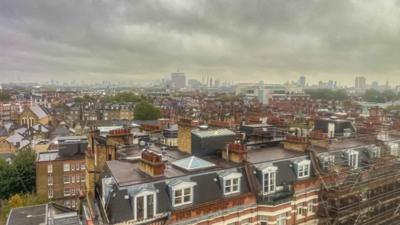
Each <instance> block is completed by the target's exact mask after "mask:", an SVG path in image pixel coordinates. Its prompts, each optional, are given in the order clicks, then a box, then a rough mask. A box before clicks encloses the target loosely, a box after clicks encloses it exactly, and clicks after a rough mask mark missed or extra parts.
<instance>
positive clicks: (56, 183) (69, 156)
mask: <svg viewBox="0 0 400 225" xmlns="http://www.w3.org/2000/svg"><path fill="white" fill-rule="evenodd" d="M58 142H59V143H58V149H56V150H52V151H48V152H40V153H39V154H38V157H37V161H36V174H37V176H36V190H37V194H38V196H40V197H42V198H46V199H49V200H51V201H54V202H57V203H59V204H62V205H64V206H66V207H70V208H76V207H77V202H78V198H79V196H82V195H83V194H84V192H85V182H86V180H85V179H86V177H85V170H86V165H85V152H86V149H87V145H88V142H87V138H86V137H63V138H61V137H60V138H59V139H58Z"/></svg>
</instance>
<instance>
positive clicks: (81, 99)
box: [74, 95, 96, 104]
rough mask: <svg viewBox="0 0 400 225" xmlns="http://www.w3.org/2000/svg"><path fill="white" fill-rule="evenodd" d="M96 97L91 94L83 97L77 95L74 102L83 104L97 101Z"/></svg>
mask: <svg viewBox="0 0 400 225" xmlns="http://www.w3.org/2000/svg"><path fill="white" fill-rule="evenodd" d="M95 101H96V99H95V98H94V97H92V96H89V95H84V96H83V97H76V98H74V102H75V103H78V104H81V103H88V102H95Z"/></svg>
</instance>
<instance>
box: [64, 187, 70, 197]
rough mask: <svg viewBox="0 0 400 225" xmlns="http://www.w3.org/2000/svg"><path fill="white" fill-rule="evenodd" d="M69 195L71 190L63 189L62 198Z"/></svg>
mask: <svg viewBox="0 0 400 225" xmlns="http://www.w3.org/2000/svg"><path fill="white" fill-rule="evenodd" d="M70 195H71V189H70V188H64V196H65V197H67V196H70Z"/></svg>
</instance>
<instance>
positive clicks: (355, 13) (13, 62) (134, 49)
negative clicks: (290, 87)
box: [0, 0, 400, 83]
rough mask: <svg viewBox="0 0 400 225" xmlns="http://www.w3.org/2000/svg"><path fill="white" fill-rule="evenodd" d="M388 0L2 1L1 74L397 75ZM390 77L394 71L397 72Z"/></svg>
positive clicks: (396, 27) (397, 21)
mask: <svg viewBox="0 0 400 225" xmlns="http://www.w3.org/2000/svg"><path fill="white" fill-rule="evenodd" d="M399 5H400V4H399V1H397V0H382V1H363V0H335V1H328V0H286V1H281V0H267V1H261V0H260V1H243V0H241V1H238V0H225V1H223V0H220V1H218V0H217V1H216V0H208V1H206V0H199V1H187V0H181V1H178V0H160V1H152V0H143V1H140V0H135V1H131V0H125V1H123V0H121V1H113V0H107V1H106V0H79V1H78V0H56V1H54V0H35V1H23V0H2V1H0V49H1V51H0V74H1V77H3V78H4V80H7V79H8V80H11V79H15V78H16V77H19V78H20V79H28V80H29V79H30V80H34V79H40V80H46V79H64V80H65V79H85V80H93V79H100V80H103V79H120V80H122V79H137V80H151V79H157V78H161V77H163V76H165V75H166V74H168V73H170V72H171V71H175V70H176V69H177V68H179V69H180V70H183V71H185V72H186V73H187V74H188V75H189V76H193V77H195V76H198V77H200V76H201V75H202V74H211V75H214V76H217V77H220V78H221V79H231V80H238V81H246V80H247V81H248V80H254V81H256V80H261V79H263V80H266V81H267V82H281V81H285V80H289V79H295V77H297V76H298V75H299V74H306V75H307V76H308V77H309V79H311V80H314V81H316V80H326V79H338V80H341V81H342V82H343V83H350V82H352V80H353V76H354V75H358V74H363V75H366V76H367V77H370V78H371V79H378V80H386V79H389V80H393V81H396V78H397V77H398V75H399V67H398V66H397V64H398V61H399V59H400V51H399V50H400V38H399V34H400V32H399V31H400V8H399ZM397 79H398V78H397Z"/></svg>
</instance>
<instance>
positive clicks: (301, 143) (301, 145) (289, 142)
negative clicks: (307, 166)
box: [283, 135, 308, 152]
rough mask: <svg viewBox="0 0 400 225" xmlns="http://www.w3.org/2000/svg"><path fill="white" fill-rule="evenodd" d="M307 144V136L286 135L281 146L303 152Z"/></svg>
mask: <svg viewBox="0 0 400 225" xmlns="http://www.w3.org/2000/svg"><path fill="white" fill-rule="evenodd" d="M307 146H308V141H307V138H305V137H299V136H294V135H287V136H286V140H285V141H283V148H284V149H286V150H290V151H296V152H304V151H305V150H306V148H307Z"/></svg>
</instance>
